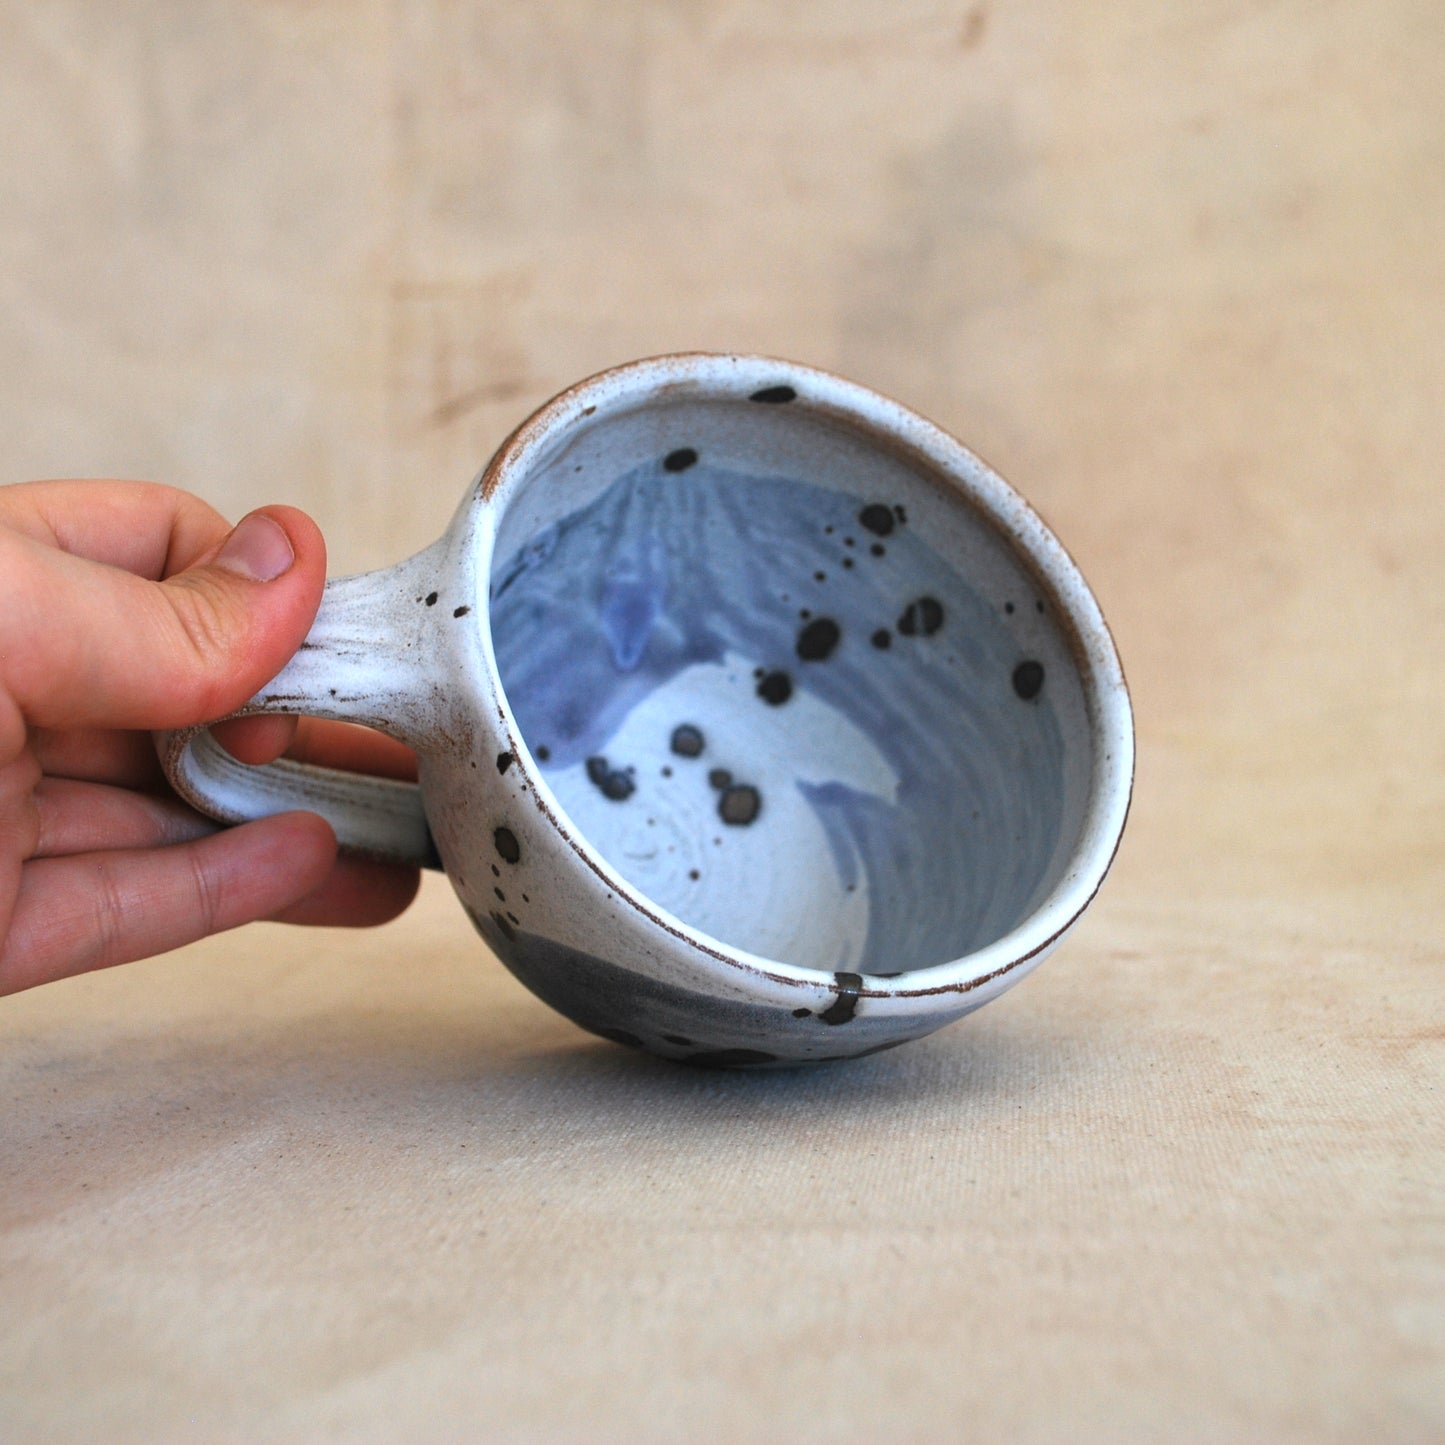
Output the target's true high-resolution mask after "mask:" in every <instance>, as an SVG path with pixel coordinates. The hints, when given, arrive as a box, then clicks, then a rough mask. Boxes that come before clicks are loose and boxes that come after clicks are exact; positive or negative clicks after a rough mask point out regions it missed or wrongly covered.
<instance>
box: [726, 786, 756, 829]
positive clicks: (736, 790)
mask: <svg viewBox="0 0 1445 1445" xmlns="http://www.w3.org/2000/svg"><path fill="white" fill-rule="evenodd" d="M762 806H763V800H762V797H761V795H760V794H759V793H758V790H757V789H756V788H755V787H753V786H752V785H751V784H750V783H738V784H736V785H735V786H733V787H731V788H728V789H727V790H726V791H725V792H724V793H723V795H722V797H721V798H719V799H718V805H717V811H718V816H719V817H720V818H721V819H722V820H723V822H724V823H732V824H733V825H734V826H736V827H744V826H746V825H747V824H748V823H751V822H752V821H753V819H754V818H756V817H757V816H758V813H759V812H760V811H761V809H762Z"/></svg>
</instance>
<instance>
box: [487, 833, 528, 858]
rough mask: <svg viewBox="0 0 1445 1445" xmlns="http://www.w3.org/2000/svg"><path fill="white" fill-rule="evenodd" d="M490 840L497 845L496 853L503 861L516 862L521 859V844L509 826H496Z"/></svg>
mask: <svg viewBox="0 0 1445 1445" xmlns="http://www.w3.org/2000/svg"><path fill="white" fill-rule="evenodd" d="M492 842H493V843H495V844H496V845H497V853H498V855H499V856H500V858H501V860H502V862H503V863H516V862H518V861H519V860H520V859H521V857H522V845H521V844H520V843H518V842H517V835H516V834H515V833H514V832H512V830H511V829H510V828H498V829H497V830H496V832H495V833H493V834H492Z"/></svg>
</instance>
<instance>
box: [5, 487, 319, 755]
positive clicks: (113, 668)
mask: <svg viewBox="0 0 1445 1445" xmlns="http://www.w3.org/2000/svg"><path fill="white" fill-rule="evenodd" d="M0 576H6V577H7V579H8V580H7V583H6V588H5V591H6V603H7V605H6V607H5V608H4V609H3V616H0V685H3V689H4V691H5V692H6V693H8V695H9V699H10V700H11V702H12V704H14V705H18V710H19V713H20V715H21V718H22V719H23V721H24V723H28V724H29V725H30V726H31V727H44V728H78V727H107V728H129V729H151V728H175V727H185V726H188V725H190V724H192V723H198V722H207V721H210V720H211V719H213V718H217V717H221V716H223V715H224V714H226V713H228V712H232V711H234V710H235V709H236V708H238V707H239V706H240V705H241V704H242V703H243V702H245V701H246V699H247V698H248V697H250V696H251V695H252V694H253V693H254V692H256V691H257V690H258V689H260V688H261V687H262V686H264V685H265V683H267V682H268V681H269V680H270V679H271V678H272V677H274V676H275V675H276V673H277V672H279V671H280V670H281V668H282V666H283V665H284V664H285V663H286V661H287V659H288V658H290V656H291V654H292V653H294V652H295V651H296V649H297V648H298V647H299V646H300V645H301V642H302V640H303V639H304V637H305V636H306V632H307V629H308V628H309V627H310V626H311V623H312V620H313V619H314V618H315V616H316V609H317V607H318V606H319V605H320V601H321V588H322V586H323V584H324V582H325V577H326V545H325V543H324V542H323V540H322V538H321V533H320V531H319V529H318V528H317V526H316V524H315V523H314V522H313V521H312V520H311V519H310V518H309V517H308V516H306V514H305V513H304V512H299V511H297V510H296V509H295V508H293V507H264V508H262V509H261V510H260V511H257V512H252V513H251V514H250V515H249V516H247V517H245V518H243V519H242V521H241V522H240V524H239V525H238V526H237V527H235V528H234V529H233V530H232V531H231V532H230V533H229V534H228V535H227V536H226V537H225V538H224V539H223V540H222V541H220V542H219V543H218V544H217V545H216V546H214V547H213V548H212V549H211V550H210V551H209V552H206V553H202V555H201V556H200V557H199V558H198V559H197V561H196V562H195V563H194V564H193V565H191V566H190V567H188V568H187V569H186V570H185V571H183V572H180V573H177V574H176V575H175V576H173V577H170V578H167V579H165V580H164V581H161V582H153V581H149V580H147V579H145V578H143V577H138V576H135V575H134V574H132V573H130V572H126V571H124V570H122V569H121V568H118V567H113V566H110V565H107V564H105V563H100V562H93V561H90V560H88V559H86V558H84V557H77V556H72V555H70V554H69V553H65V552H61V551H58V550H56V549H55V548H53V547H48V546H45V545H44V544H42V543H40V542H38V541H35V540H33V539H30V538H26V537H22V536H18V535H17V534H15V533H6V534H3V535H0ZM7 711H9V710H8V709H7ZM13 720H14V719H13V717H12V719H9V721H13ZM6 721H7V720H6V719H3V718H0V732H4V731H6V729H5V726H4V724H5V722H6Z"/></svg>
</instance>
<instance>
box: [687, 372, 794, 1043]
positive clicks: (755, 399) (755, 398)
mask: <svg viewBox="0 0 1445 1445" xmlns="http://www.w3.org/2000/svg"><path fill="white" fill-rule="evenodd" d="M754 399H755V400H756V398H754ZM777 1061H778V1056H777V1055H776V1054H765V1053H763V1051H762V1050H761V1049H709V1050H707V1051H706V1052H705V1053H701V1054H689V1055H688V1057H687V1062H688V1063H689V1064H704V1065H710V1066H711V1067H713V1068H718V1069H734V1068H737V1067H738V1066H739V1065H740V1064H775V1063H777Z"/></svg>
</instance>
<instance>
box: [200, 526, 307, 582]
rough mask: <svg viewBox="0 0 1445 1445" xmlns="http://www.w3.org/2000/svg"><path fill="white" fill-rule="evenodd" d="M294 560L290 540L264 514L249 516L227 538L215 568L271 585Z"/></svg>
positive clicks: (294, 553)
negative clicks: (221, 568) (222, 568)
mask: <svg viewBox="0 0 1445 1445" xmlns="http://www.w3.org/2000/svg"><path fill="white" fill-rule="evenodd" d="M295 560H296V552H295V550H294V549H293V548H292V546H291V539H290V538H289V537H288V536H287V535H286V533H285V532H283V531H282V530H281V527H280V525H279V524H278V523H276V522H273V521H272V520H271V519H270V517H268V516H267V515H266V514H265V513H264V512H252V513H251V515H250V516H249V517H242V518H241V521H240V523H239V524H238V525H237V527H236V529H235V531H233V532H232V533H231V535H230V536H229V537H227V538H226V545H225V546H224V547H222V548H221V550H220V553H219V554H218V555H217V557H216V563H215V565H216V566H217V567H224V568H225V569H226V571H227V572H234V573H236V575H237V576H239V577H245V578H248V579H249V580H250V581H252V582H271V581H273V580H274V579H275V578H277V577H279V576H280V575H281V574H282V573H283V572H284V571H285V570H286V569H287V568H288V567H289V566H290V565H291V564H292V563H293V562H294V561H295Z"/></svg>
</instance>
